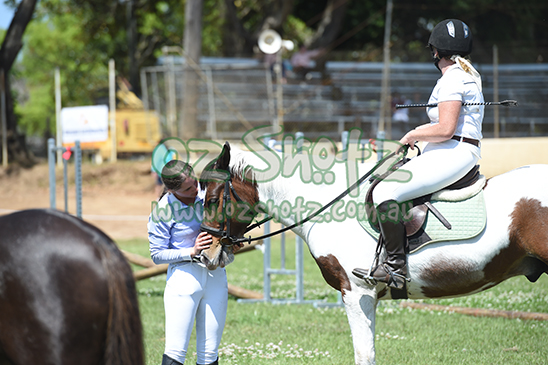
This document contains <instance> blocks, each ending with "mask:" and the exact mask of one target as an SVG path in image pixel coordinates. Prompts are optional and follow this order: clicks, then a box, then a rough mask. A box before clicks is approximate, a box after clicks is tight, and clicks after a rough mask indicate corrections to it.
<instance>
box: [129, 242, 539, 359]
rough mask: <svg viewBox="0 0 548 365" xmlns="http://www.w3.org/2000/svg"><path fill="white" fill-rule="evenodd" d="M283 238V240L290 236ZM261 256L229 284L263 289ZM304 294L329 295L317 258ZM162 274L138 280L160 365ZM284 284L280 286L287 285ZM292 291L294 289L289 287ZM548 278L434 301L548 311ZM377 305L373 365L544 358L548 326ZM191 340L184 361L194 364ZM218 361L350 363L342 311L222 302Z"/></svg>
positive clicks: (233, 272)
mask: <svg viewBox="0 0 548 365" xmlns="http://www.w3.org/2000/svg"><path fill="white" fill-rule="evenodd" d="M288 242H289V239H288ZM120 245H121V248H122V249H126V250H128V251H131V252H135V253H138V254H141V255H145V256H146V255H148V244H147V242H146V241H145V240H131V241H123V242H120ZM272 247H273V248H272V254H273V264H272V265H273V267H279V265H280V250H279V248H280V246H279V241H274V242H273V245H272ZM292 247H293V245H289V244H288V246H287V257H288V261H287V262H286V265H287V266H286V267H287V268H293V267H294V260H293V259H291V258H292V257H294V251H293V249H292ZM262 268H263V266H262V254H261V252H260V251H258V250H255V251H252V252H248V253H244V254H241V255H237V256H236V260H235V262H234V263H232V264H231V265H229V266H228V267H227V275H228V280H229V283H231V284H233V285H238V286H241V287H244V288H246V289H252V290H256V291H262V272H263V271H262ZM304 268H305V300H320V301H321V300H323V299H326V298H327V299H328V301H330V302H334V301H335V300H336V295H335V293H336V292H335V291H334V290H333V289H331V288H329V287H328V286H327V284H326V283H325V281H324V280H323V278H322V277H321V274H320V271H319V269H318V268H317V266H316V264H315V262H314V260H313V259H312V257H311V256H310V255H308V254H306V255H305V263H304ZM165 279H166V276H165V275H162V276H158V277H154V278H151V279H147V280H143V281H140V282H138V284H137V287H138V291H139V294H140V295H139V297H140V304H141V317H142V320H143V325H144V330H145V346H146V352H147V354H146V357H147V364H157V363H158V362H159V359H160V358H161V356H162V353H163V346H164V337H163V336H164V328H163V326H164V312H163V298H162V296H163V290H164V286H165ZM284 282H285V283H284ZM273 287H274V289H273V290H274V291H273V297H277V298H292V297H294V295H295V294H294V287H295V283H294V282H293V281H292V280H291V279H287V278H281V277H280V276H275V277H274V280H273ZM291 289H293V291H292V290H291ZM547 298H548V277H547V276H546V275H544V276H543V277H541V278H540V279H539V281H538V282H536V283H534V284H532V283H529V282H528V281H527V279H526V278H524V277H518V278H513V279H510V280H507V281H506V282H504V283H502V284H500V285H498V286H496V287H494V288H492V289H489V290H487V291H485V292H482V293H479V294H475V295H473V296H467V297H462V298H455V299H443V300H428V301H424V302H431V303H436V304H444V305H454V306H467V307H479V308H487V309H500V310H521V311H531V312H544V313H546V312H548V301H547ZM399 303H400V301H382V302H380V304H379V306H378V309H377V325H376V332H375V333H376V349H377V363H378V364H433V365H435V364H440V365H442V364H443V365H446V364H463V363H464V364H516V365H517V364H543V363H545V360H546V358H547V357H548V350H547V349H546V346H545V339H546V336H547V335H548V323H547V322H540V321H521V320H511V319H505V318H476V317H469V316H464V315H460V314H455V313H444V312H433V311H426V310H413V309H409V308H403V307H401V306H400V305H399ZM195 348H196V347H195V337H194V336H193V338H192V339H191V342H190V347H189V359H188V363H195V361H196V355H195ZM220 357H221V362H222V363H223V364H240V365H246V364H253V365H255V364H295V363H298V364H351V363H353V361H354V354H353V349H352V338H351V334H350V327H349V325H348V320H347V317H346V313H345V311H344V309H343V308H341V307H338V306H336V307H321V306H320V307H317V308H316V307H314V306H313V305H311V304H305V305H281V304H265V303H261V302H259V303H240V302H238V301H236V299H235V298H233V297H231V298H229V304H228V318H227V323H226V326H225V331H224V334H223V340H222V343H221V348H220Z"/></svg>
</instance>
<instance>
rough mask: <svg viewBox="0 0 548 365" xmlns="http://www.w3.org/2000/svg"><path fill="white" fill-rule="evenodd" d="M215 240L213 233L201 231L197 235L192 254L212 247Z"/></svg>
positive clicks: (192, 255) (194, 254)
mask: <svg viewBox="0 0 548 365" xmlns="http://www.w3.org/2000/svg"><path fill="white" fill-rule="evenodd" d="M212 242H213V238H212V237H211V235H210V234H209V233H207V232H200V234H199V235H198V237H196V241H194V247H192V249H191V250H190V256H191V257H194V256H196V255H198V254H200V252H202V250H207V249H208V248H209V247H211V243H212Z"/></svg>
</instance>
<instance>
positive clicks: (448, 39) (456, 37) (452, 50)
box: [428, 19, 472, 67]
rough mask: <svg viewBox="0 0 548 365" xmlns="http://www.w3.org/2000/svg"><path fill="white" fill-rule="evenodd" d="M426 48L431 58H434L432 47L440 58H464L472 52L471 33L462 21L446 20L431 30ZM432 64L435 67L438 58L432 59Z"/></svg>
mask: <svg viewBox="0 0 548 365" xmlns="http://www.w3.org/2000/svg"><path fill="white" fill-rule="evenodd" d="M428 46H429V47H430V49H431V50H432V56H434V51H433V47H435V48H436V49H437V50H438V55H439V57H440V58H443V57H449V56H452V55H459V56H462V57H464V56H467V55H469V54H470V53H471V52H472V32H470V28H468V26H467V25H466V24H465V23H464V22H463V21H461V20H458V19H446V20H443V21H441V22H439V23H438V24H437V25H436V26H435V27H434V29H433V30H432V34H430V39H428ZM434 62H435V64H436V67H437V65H438V62H439V58H436V57H434Z"/></svg>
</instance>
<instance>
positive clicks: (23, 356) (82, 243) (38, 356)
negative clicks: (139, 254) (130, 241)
mask: <svg viewBox="0 0 548 365" xmlns="http://www.w3.org/2000/svg"><path fill="white" fill-rule="evenodd" d="M0 252H2V254H1V255H0V328H1V329H2V330H1V331H0V347H1V350H0V354H1V353H4V354H5V356H6V357H7V358H8V359H9V360H11V362H13V363H15V364H56V365H57V364H58V365H62V364H98V363H101V364H142V363H143V355H142V340H141V325H140V319H139V312H138V306H137V297H136V293H135V287H134V282H133V277H132V274H131V269H130V268H129V265H128V264H127V262H126V261H125V260H124V259H123V256H122V255H121V253H120V252H119V250H117V248H116V247H115V245H114V243H113V242H112V241H111V240H110V239H109V238H108V237H107V236H106V235H104V234H103V233H102V232H101V231H99V230H98V229H96V228H94V227H93V226H91V225H89V224H87V223H85V222H83V221H81V220H78V219H76V218H74V217H71V216H68V215H65V214H62V213H60V212H56V211H44V210H30V211H23V212H18V213H14V214H11V215H9V216H4V217H0ZM128 316H130V317H134V318H128ZM122 332H126V333H123V334H122ZM128 346H129V347H132V348H131V349H125V350H124V349H123V348H124V347H128ZM130 351H134V352H135V355H131V354H128V352H130ZM0 358H1V357H0Z"/></svg>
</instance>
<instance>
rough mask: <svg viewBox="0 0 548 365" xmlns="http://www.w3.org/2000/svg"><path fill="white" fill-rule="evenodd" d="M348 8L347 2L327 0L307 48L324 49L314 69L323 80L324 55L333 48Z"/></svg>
mask: <svg viewBox="0 0 548 365" xmlns="http://www.w3.org/2000/svg"><path fill="white" fill-rule="evenodd" d="M347 7H348V1H345V0H328V2H327V4H326V6H325V9H324V11H323V15H322V20H321V21H320V25H319V26H318V29H317V30H316V34H315V35H314V36H313V37H312V40H311V42H310V45H309V48H311V49H313V48H325V49H326V51H327V52H326V53H324V54H323V55H322V56H320V57H318V59H316V68H317V69H319V70H320V71H322V77H323V78H324V79H325V78H326V77H327V76H326V75H325V63H326V61H327V58H326V57H325V55H327V54H328V53H329V51H330V50H331V49H333V48H335V47H336V46H337V45H336V44H334V43H335V40H336V39H337V36H338V35H339V32H340V30H341V25H342V22H343V20H344V16H345V14H346V8H347Z"/></svg>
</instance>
